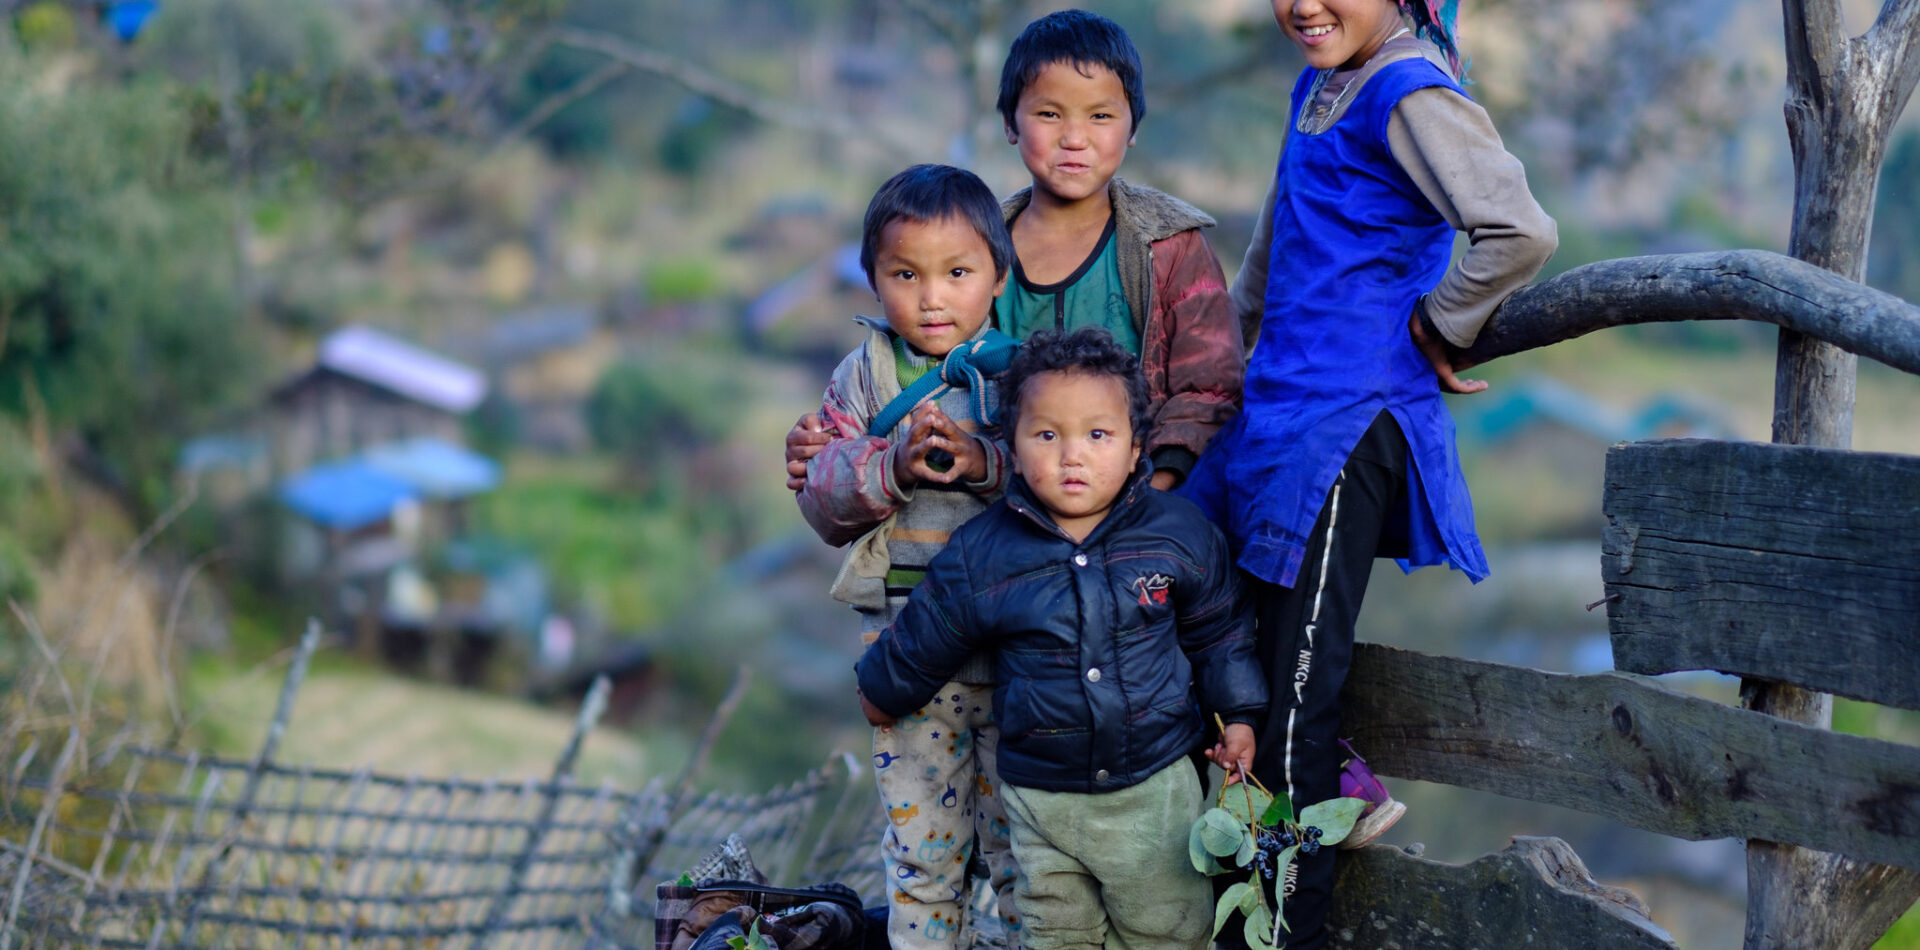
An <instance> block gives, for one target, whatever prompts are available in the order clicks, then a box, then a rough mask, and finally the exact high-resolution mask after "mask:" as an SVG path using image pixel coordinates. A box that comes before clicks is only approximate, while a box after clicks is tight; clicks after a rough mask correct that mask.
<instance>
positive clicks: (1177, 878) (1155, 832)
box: [1003, 759, 1213, 950]
mask: <svg viewBox="0 0 1920 950" xmlns="http://www.w3.org/2000/svg"><path fill="white" fill-rule="evenodd" d="M1003 787H1004V788H1005V789H1006V806H1007V817H1008V818H1009V819H1010V820H1011V821H1012V823H1013V857H1014V861H1015V862H1016V863H1017V864H1019V866H1020V877H1019V880H1018V881H1016V882H1015V884H1014V896H1015V906H1016V907H1017V908H1018V911H1019V916H1020V943H1021V946H1023V947H1024V948H1026V950H1065V948H1073V950H1081V948H1108V950H1165V948H1177V947H1191V948H1194V950H1205V948H1206V947H1207V946H1208V945H1209V939H1208V938H1209V934H1210V932H1211V931H1212V930H1213V889H1212V888H1211V887H1209V886H1208V884H1207V879H1206V877H1205V876H1204V875H1202V874H1201V873H1200V872H1199V871H1196V870H1194V869H1193V864H1192V862H1191V861H1190V860H1189V859H1188V857H1187V834H1188V832H1189V831H1190V830H1191V829H1192V827H1193V820H1194V819H1195V818H1197V817H1199V815H1200V806H1201V799H1202V796H1203V794H1204V793H1203V792H1202V791H1201V788H1200V779H1199V776H1198V775H1196V774H1195V772H1194V768H1193V764H1192V763H1190V762H1188V761H1187V760H1186V759H1180V760H1178V761H1176V762H1174V763H1173V764H1172V765H1169V766H1167V767H1166V768H1163V769H1161V770H1160V771H1158V772H1155V773H1154V774H1153V776H1152V777H1150V778H1148V779H1147V780H1146V781H1144V782H1141V783H1140V784H1138V785H1135V786H1133V787H1132V788H1126V789H1121V790H1120V791H1117V792H1106V793H1102V794H1097V795H1087V794H1080V793H1076V792H1043V791H1038V790H1036V789H1030V788H1015V787H1014V786H1012V785H1004V786H1003Z"/></svg>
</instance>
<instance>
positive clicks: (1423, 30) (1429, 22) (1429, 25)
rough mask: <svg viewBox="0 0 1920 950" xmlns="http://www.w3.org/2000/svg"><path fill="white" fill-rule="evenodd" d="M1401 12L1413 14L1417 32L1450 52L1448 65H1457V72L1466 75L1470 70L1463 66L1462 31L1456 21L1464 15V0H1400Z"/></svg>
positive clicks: (1458, 74) (1415, 31) (1455, 66)
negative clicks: (1462, 9) (1461, 9)
mask: <svg viewBox="0 0 1920 950" xmlns="http://www.w3.org/2000/svg"><path fill="white" fill-rule="evenodd" d="M1399 3H1400V12H1402V13H1404V14H1407V15H1408V16H1411V17H1412V18H1413V26H1414V33H1415V34H1416V35H1418V36H1419V37H1420V38H1421V39H1424V40H1427V41H1428V42H1430V43H1432V44H1433V45H1435V46H1438V47H1440V51H1441V52H1443V53H1445V54H1447V65H1449V66H1452V67H1453V74H1454V76H1456V77H1458V78H1462V79H1464V78H1465V77H1466V71H1465V70H1464V69H1462V68H1461V66H1460V43H1459V33H1458V32H1456V29H1455V26H1454V23H1455V21H1456V20H1457V19H1458V17H1459V16H1460V0H1440V2H1437V3H1436V2H1435V0H1399Z"/></svg>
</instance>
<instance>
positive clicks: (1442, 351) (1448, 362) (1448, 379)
mask: <svg viewBox="0 0 1920 950" xmlns="http://www.w3.org/2000/svg"><path fill="white" fill-rule="evenodd" d="M1407 332H1408V333H1410V334H1412V335H1413V344H1414V345H1415V346H1417V347H1419V348H1420V353H1421V355H1423V356H1425V357H1426V358H1427V362H1428V363H1431V364H1433V373H1434V375H1435V376H1438V377H1440V388H1441V389H1442V390H1445V391H1446V392H1450V393H1462V394H1465V393H1477V392H1485V391H1486V388H1487V381H1486V380H1484V379H1461V378H1460V377H1459V376H1456V375H1454V371H1453V370H1454V367H1453V357H1452V356H1451V355H1449V354H1448V353H1447V341H1445V340H1441V339H1435V338H1434V337H1431V336H1428V335H1427V331H1426V328H1425V327H1422V326H1421V325H1420V312H1419V311H1418V310H1415V311H1414V313H1413V315H1412V316H1411V317H1408V318H1407ZM1462 368H1463V369H1464V368H1465V367H1462Z"/></svg>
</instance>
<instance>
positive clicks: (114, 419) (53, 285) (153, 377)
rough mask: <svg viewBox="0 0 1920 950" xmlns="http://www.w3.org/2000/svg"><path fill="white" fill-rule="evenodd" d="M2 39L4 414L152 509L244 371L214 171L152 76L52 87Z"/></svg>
mask: <svg viewBox="0 0 1920 950" xmlns="http://www.w3.org/2000/svg"><path fill="white" fill-rule="evenodd" d="M54 65H55V64H53V63H51V62H49V61H45V60H42V59H40V58H39V57H31V56H25V55H23V54H22V53H21V51H20V50H19V49H17V48H16V47H14V46H13V45H12V44H11V43H10V42H9V41H8V40H7V39H5V38H4V37H0V128H4V129H6V134H5V135H4V136H0V347H3V349H0V412H4V413H6V414H8V415H11V416H13V417H15V418H17V419H36V420H38V421H39V422H41V423H43V424H44V425H45V426H46V427H47V428H48V429H49V430H50V431H52V432H54V433H56V434H69V433H70V434H71V435H73V436H76V437H77V439H78V442H79V444H80V445H81V446H82V447H83V448H84V449H85V450H87V452H86V455H87V458H88V461H90V462H93V463H96V464H97V465H98V466H99V468H100V470H101V471H102V473H103V474H105V475H106V476H108V478H109V480H110V481H113V482H117V483H118V485H119V487H121V488H122V489H123V490H126V491H129V492H130V493H131V495H132V497H133V498H135V499H136V500H138V501H140V502H143V503H145V504H152V503H153V502H154V501H155V499H156V498H157V495H158V493H159V492H160V491H161V490H163V486H164V480H165V476H166V475H167V473H168V472H170V471H171V467H172V453H173V450H174V446H175V445H176V444H177V440H178V439H180V438H181V437H183V436H184V435H186V434H187V433H189V432H191V431H193V429H194V427H195V426H197V425H199V424H201V423H203V422H204V421H205V420H206V419H207V418H208V416H209V414H210V413H212V412H215V411H217V410H218V409H219V407H221V406H223V405H226V404H227V402H228V400H229V398H230V397H231V396H233V395H234V394H235V393H236V391H237V389H238V387H240V386H242V385H244V384H245V383H246V382H247V381H248V380H249V379H250V376H251V373H250V369H251V367H253V366H254V365H256V361H255V359H254V355H253V353H252V352H251V349H250V347H249V345H248V343H247V334H246V333H245V330H244V327H243V326H242V323H241V315H240V312H239V309H238V308H237V307H236V306H235V302H234V299H233V296H232V294H231V287H232V282H231V272H230V267H231V264H232V261H233V260H234V255H233V253H232V247H233V244H232V241H233V236H232V233H231V232H230V231H229V229H228V227H227V218H226V205H225V203H224V192H223V189H222V182H221V177H220V175H219V174H218V170H217V169H216V168H215V167H213V166H211V165H209V164H208V163H207V162H205V161H203V160H201V159H200V158H199V157H197V156H196V155H195V154H194V152H193V150H192V149H190V148H189V147H188V141H187V140H188V136H187V131H188V128H189V125H190V123H189V121H188V118H187V115H186V111H185V110H184V109H183V108H182V107H181V105H180V103H179V101H178V100H177V99H176V98H175V97H174V96H172V95H171V94H170V91H169V90H168V89H167V88H166V87H165V86H164V85H162V84H157V83H153V82H148V81H131V82H127V83H124V84H116V83H102V84H95V83H90V82H85V81H78V82H72V83H62V82H61V81H60V80H59V79H58V78H56V77H57V76H59V75H60V74H59V73H58V71H57V70H55V69H53V68H52V67H53V66H54Z"/></svg>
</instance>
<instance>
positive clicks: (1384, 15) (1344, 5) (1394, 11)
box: [1273, 0, 1404, 69]
mask: <svg viewBox="0 0 1920 950" xmlns="http://www.w3.org/2000/svg"><path fill="white" fill-rule="evenodd" d="M1273 18H1274V19H1275V20H1277V21H1279V23H1280V29H1281V31H1282V32H1284V33H1286V34H1287V39H1290V40H1292V41H1293V44H1294V45H1295V46H1298V47H1300V52H1302V53H1304V54H1306V57H1307V65H1308V66H1311V67H1313V68H1314V69H1355V68H1358V67H1359V66H1360V65H1362V64H1364V63H1365V62H1366V61H1367V60H1369V59H1372V58H1373V54H1374V53H1377V52H1379V51H1380V47H1381V45H1382V44H1384V43H1386V41H1387V38H1388V37H1390V36H1392V35H1393V34H1394V33H1396V32H1398V31H1399V30H1400V28H1401V26H1403V25H1404V24H1402V23H1401V20H1400V7H1399V5H1398V4H1397V3H1395V2H1394V0H1273Z"/></svg>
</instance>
